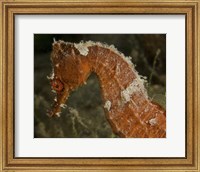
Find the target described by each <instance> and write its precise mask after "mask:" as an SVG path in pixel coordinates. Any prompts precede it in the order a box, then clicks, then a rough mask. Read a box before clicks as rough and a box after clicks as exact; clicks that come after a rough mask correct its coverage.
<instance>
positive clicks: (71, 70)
mask: <svg viewBox="0 0 200 172" xmlns="http://www.w3.org/2000/svg"><path fill="white" fill-rule="evenodd" d="M52 49H53V51H52V54H51V61H52V75H51V77H49V79H50V84H51V88H52V90H53V91H54V92H56V95H57V96H56V98H55V100H56V101H55V103H54V105H53V108H52V110H51V111H50V112H49V115H50V116H54V115H57V116H58V115H59V113H60V111H61V108H60V106H62V105H63V104H65V101H66V99H67V97H68V95H69V94H70V92H71V91H73V90H74V89H76V88H77V87H79V86H80V85H82V84H83V83H84V82H85V80H86V79H87V77H88V76H89V74H90V67H89V63H88V59H87V57H86V56H83V55H82V54H81V53H80V52H79V51H78V49H77V48H76V47H75V44H73V43H65V42H64V41H55V42H54V43H53V46H52Z"/></svg>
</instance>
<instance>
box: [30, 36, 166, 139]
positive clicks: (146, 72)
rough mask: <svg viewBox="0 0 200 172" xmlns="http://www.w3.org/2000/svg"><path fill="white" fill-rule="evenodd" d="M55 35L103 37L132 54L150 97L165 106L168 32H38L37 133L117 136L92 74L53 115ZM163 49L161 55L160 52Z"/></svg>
mask: <svg viewBox="0 0 200 172" xmlns="http://www.w3.org/2000/svg"><path fill="white" fill-rule="evenodd" d="M53 38H55V39H56V40H59V39H61V40H64V41H66V42H74V43H78V42H80V41H82V40H83V41H88V40H92V41H100V42H102V43H106V44H108V45H111V44H113V45H114V46H115V47H116V48H117V49H118V50H119V51H120V52H122V53H124V54H125V56H131V57H132V62H133V63H134V64H135V65H136V70H137V71H138V72H139V74H140V75H143V76H146V77H147V81H148V83H147V84H146V85H145V86H146V88H147V90H148V94H149V96H150V98H151V99H152V100H153V101H155V102H157V103H159V104H160V105H162V106H163V107H164V108H165V102H166V100H165V99H166V98H165V91H166V86H165V85H166V35H165V34H35V35H34V137H36V138H50V137H52V138H60V137H65V138H76V137H77V138H114V137H117V136H116V135H115V134H114V133H113V132H112V130H111V128H110V125H109V123H108V122H107V120H106V118H105V114H104V110H103V108H102V107H103V105H102V101H101V95H100V87H99V82H98V79H97V77H96V75H95V74H92V75H91V76H90V77H89V79H88V81H87V85H84V86H81V87H80V88H79V89H78V90H76V91H75V92H73V93H72V94H71V95H70V97H69V99H68V101H67V105H68V106H70V107H72V108H74V109H76V110H77V112H76V113H70V112H69V111H68V110H67V109H64V110H63V111H62V113H61V117H60V118H49V117H48V116H47V115H46V111H47V109H50V107H51V104H52V103H53V99H54V97H55V94H54V93H52V91H51V87H50V84H49V81H48V79H47V76H49V75H50V73H51V70H52V67H51V61H50V52H51V50H52V43H53ZM158 51H160V53H159V55H158V56H156V53H157V52H158Z"/></svg>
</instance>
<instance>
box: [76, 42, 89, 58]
mask: <svg viewBox="0 0 200 172" xmlns="http://www.w3.org/2000/svg"><path fill="white" fill-rule="evenodd" d="M74 46H75V48H76V49H77V50H78V51H79V53H80V54H81V55H83V56H87V54H88V52H89V49H88V47H87V45H86V44H85V43H82V42H80V43H79V44H74Z"/></svg>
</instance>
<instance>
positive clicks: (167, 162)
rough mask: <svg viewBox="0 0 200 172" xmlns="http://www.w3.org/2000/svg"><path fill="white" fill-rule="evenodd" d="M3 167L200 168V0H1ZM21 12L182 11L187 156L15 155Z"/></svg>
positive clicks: (0, 139)
mask: <svg viewBox="0 0 200 172" xmlns="http://www.w3.org/2000/svg"><path fill="white" fill-rule="evenodd" d="M0 9H1V13H0V15H1V16H0V19H1V21H0V22H1V27H0V35H1V39H0V50H1V51H0V69H1V70H0V95H1V96H0V97H1V99H0V107H1V112H0V114H1V115H0V171H3V172H8V171H10V172H11V171H12V172H14V171H20V172H22V171H24V172H25V171H34V172H36V171H89V170H93V171H101V170H102V171H126V170H127V171H137V170H139V171H154V170H157V171H200V160H199V159H200V137H199V134H200V117H199V113H200V106H199V100H200V95H199V92H200V78H199V77H200V60H199V59H200V55H199V52H200V46H199V45H200V36H199V33H200V26H199V25H200V22H199V16H200V11H199V9H200V1H199V0H188V1H184V0H144V1H140V0H124V1H122V0H114V1H112V0H93V1H92V0H74V1H67V0H66V1H65V0H54V1H51V0H37V1H35V0H2V1H1V2H0ZM16 14H24V15H29V14H47V15H49V14H173V15H176V14H182V15H185V16H186V63H187V69H186V70H187V72H186V73H187V76H186V78H187V81H186V83H187V84H186V86H187V91H186V97H187V99H186V107H187V108H186V116H187V117H186V119H187V121H186V156H185V157H183V158H73V159H72V158H71V159H70V158H67V159H64V158H16V157H15V156H14V120H15V116H14V63H15V59H14V48H15V47H14V16H15V15H16Z"/></svg>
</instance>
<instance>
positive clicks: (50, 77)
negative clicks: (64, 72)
mask: <svg viewBox="0 0 200 172" xmlns="http://www.w3.org/2000/svg"><path fill="white" fill-rule="evenodd" d="M54 76H55V74H54V72H52V74H51V76H47V79H49V80H52V79H53V78H54Z"/></svg>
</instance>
